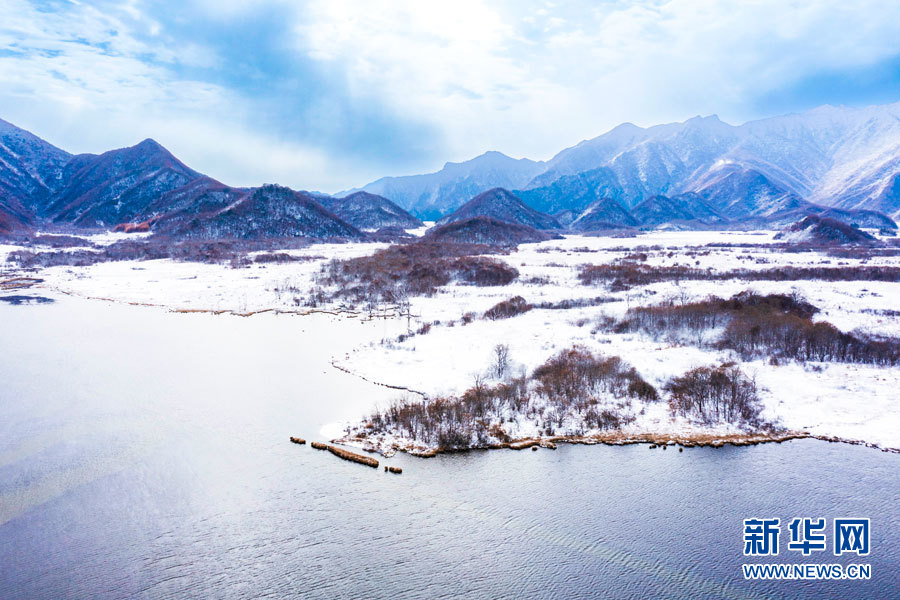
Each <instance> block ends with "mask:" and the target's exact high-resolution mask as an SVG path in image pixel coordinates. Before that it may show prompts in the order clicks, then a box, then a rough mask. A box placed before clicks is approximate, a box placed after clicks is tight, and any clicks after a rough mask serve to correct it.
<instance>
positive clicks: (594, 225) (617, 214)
mask: <svg viewBox="0 0 900 600" xmlns="http://www.w3.org/2000/svg"><path fill="white" fill-rule="evenodd" d="M637 225H638V220H637V219H635V218H634V216H633V215H632V214H631V213H629V212H628V211H627V210H625V209H624V208H623V207H622V205H621V204H619V203H618V202H616V201H615V200H613V199H611V198H603V199H600V200H597V201H596V202H594V203H593V204H591V205H590V206H588V207H587V209H585V211H584V212H582V213H581V214H580V215H579V216H578V217H577V218H575V220H573V221H572V222H571V223H570V224H569V229H571V230H572V231H602V230H605V229H616V228H619V227H635V226H637Z"/></svg>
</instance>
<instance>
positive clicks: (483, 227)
mask: <svg viewBox="0 0 900 600" xmlns="http://www.w3.org/2000/svg"><path fill="white" fill-rule="evenodd" d="M559 237H561V236H559V235H556V234H553V233H550V232H548V231H538V230H537V229H535V228H533V227H529V226H528V225H522V224H520V223H509V222H506V221H499V220H497V219H494V218H492V217H485V216H479V217H472V218H470V219H464V220H462V221H453V222H451V223H447V224H446V225H440V226H437V227H433V228H432V229H430V230H428V233H426V234H425V238H424V239H426V240H428V241H434V242H448V243H453V244H485V245H488V246H504V247H510V246H517V245H519V244H528V243H532V242H543V241H546V240H552V239H556V238H559Z"/></svg>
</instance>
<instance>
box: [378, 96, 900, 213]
mask: <svg viewBox="0 0 900 600" xmlns="http://www.w3.org/2000/svg"><path fill="white" fill-rule="evenodd" d="M491 154H492V153H488V154H486V155H483V156H481V157H479V158H477V159H473V160H472V161H469V162H467V163H459V164H452V163H448V165H446V166H445V167H444V169H442V170H441V171H439V172H437V173H432V174H429V175H418V176H411V177H399V178H385V179H380V180H378V181H376V182H374V183H372V184H369V185H368V186H365V187H364V188H363V189H366V190H369V191H374V192H376V193H380V194H382V195H384V196H386V197H387V198H390V199H392V200H394V201H395V202H397V203H399V204H400V205H402V206H404V207H406V208H407V209H410V210H411V211H412V212H413V213H417V212H421V211H423V210H428V211H437V212H440V211H441V210H443V211H445V212H446V211H447V210H451V209H454V208H455V207H456V206H458V205H459V204H461V203H462V202H463V201H464V200H465V199H466V198H467V197H471V196H474V195H476V194H477V193H480V192H482V191H484V190H487V189H490V188H492V187H497V186H500V187H507V188H509V189H513V190H516V191H515V193H516V195H518V196H519V197H520V198H522V200H524V201H525V202H526V203H528V204H529V205H530V206H532V207H534V208H535V209H537V210H541V211H544V212H548V213H553V214H555V213H557V212H560V211H566V210H569V211H574V212H575V213H578V214H580V213H581V212H583V211H584V210H586V209H587V207H588V206H590V205H592V204H594V203H595V202H597V201H598V200H601V199H605V198H608V199H613V200H616V201H618V202H619V203H620V204H622V206H623V207H624V208H626V209H630V208H633V207H635V206H637V205H638V204H639V203H641V202H642V201H644V200H646V199H648V198H651V197H653V196H659V195H664V196H668V197H672V196H676V195H678V194H683V193H687V192H697V193H698V194H700V195H701V196H702V197H703V198H704V200H705V201H707V202H709V203H710V204H711V206H713V207H715V208H716V209H719V208H721V209H723V210H724V212H725V213H726V214H728V213H729V212H730V213H732V214H735V215H736V214H737V211H739V210H740V209H744V208H746V209H748V210H749V212H750V214H753V215H762V214H765V213H766V212H770V213H771V212H776V211H777V210H781V209H782V208H784V207H785V206H787V205H789V204H791V203H797V202H799V201H802V200H806V201H808V202H811V203H815V204H819V205H824V206H834V207H839V208H845V209H871V210H878V211H881V212H885V213H887V214H889V215H891V216H893V217H898V216H900V103H896V104H888V105H881V106H871V107H866V108H850V107H845V106H841V107H834V106H823V107H819V108H816V109H813V110H810V111H806V112H803V113H798V114H791V115H785V116H780V117H773V118H769V119H762V120H758V121H750V122H748V123H745V124H743V125H739V126H734V125H729V124H728V123H724V122H723V121H721V120H720V119H719V118H718V117H717V116H715V115H713V116H709V117H694V118H692V119H688V120H687V121H684V122H683V123H669V124H665V125H657V126H654V127H648V128H643V127H638V126H636V125H633V124H631V123H625V124H623V125H619V126H618V127H616V128H614V129H613V130H611V131H609V132H608V133H606V134H603V135H601V136H599V137H596V138H593V139H590V140H585V141H583V142H581V143H579V144H577V145H575V146H573V147H571V148H566V149H565V150H562V151H561V152H559V153H558V154H557V155H556V156H554V157H553V158H552V159H550V160H549V161H547V162H546V163H539V162H532V161H525V160H524V159H523V160H520V161H514V160H513V159H510V158H508V157H505V156H503V155H496V153H494V154H495V155H494V156H493V157H492V158H491V160H488V159H487V158H486V157H490V156H491ZM499 157H502V159H500V158H499ZM482 163H485V164H486V163H490V168H489V169H481V168H479V167H480V165H481V164H482ZM476 172H477V173H478V174H479V175H478V176H474V173H476ZM529 173H532V175H531V177H530V178H529V179H528V181H527V182H526V183H523V184H520V185H516V184H515V183H514V182H515V181H521V180H522V178H523V177H526V176H527V175H528V174H529ZM487 174H489V176H486V175H487ZM501 180H504V181H505V183H500V181H501ZM768 203H771V205H769V204H768ZM728 207H731V208H728ZM726 209H727V210H726Z"/></svg>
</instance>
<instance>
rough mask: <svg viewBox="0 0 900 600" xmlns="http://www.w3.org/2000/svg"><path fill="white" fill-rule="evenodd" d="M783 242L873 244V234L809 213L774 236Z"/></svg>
mask: <svg viewBox="0 0 900 600" xmlns="http://www.w3.org/2000/svg"><path fill="white" fill-rule="evenodd" d="M776 238H777V239H780V240H782V241H785V242H792V243H799V244H812V245H817V246H818V245H822V246H846V245H866V246H868V245H873V244H876V243H877V242H878V240H876V239H875V238H874V237H873V236H871V235H869V234H868V233H866V232H864V231H860V230H859V229H856V228H855V227H851V226H849V225H846V224H844V223H841V222H840V221H836V220H834V219H829V218H827V217H824V218H823V217H819V216H814V215H810V216H808V217H805V218H804V219H803V220H802V221H799V222H798V223H795V224H794V225H792V226H791V227H790V228H788V230H787V231H785V232H783V233H781V234H779V235H777V236H776Z"/></svg>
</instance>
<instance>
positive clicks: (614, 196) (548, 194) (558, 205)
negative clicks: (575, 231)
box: [513, 167, 626, 214]
mask: <svg viewBox="0 0 900 600" xmlns="http://www.w3.org/2000/svg"><path fill="white" fill-rule="evenodd" d="M513 193H515V194H516V196H518V197H519V198H521V199H522V201H523V202H525V203H526V204H527V205H528V206H530V207H532V208H534V209H535V210H539V211H541V212H545V213H548V214H555V213H557V212H559V211H563V210H571V211H574V212H576V213H581V212H583V211H584V210H586V209H587V207H588V206H590V205H592V204H594V203H596V202H597V201H599V200H607V199H608V200H615V201H616V202H618V203H619V204H622V203H623V202H624V201H625V197H626V194H625V191H624V190H623V189H622V187H621V186H620V185H619V181H618V179H617V178H616V174H615V173H614V172H613V171H612V169H610V168H608V167H600V168H599V169H593V170H590V171H584V172H582V173H576V174H574V175H563V176H561V177H559V178H558V179H555V180H553V181H552V182H551V183H549V184H547V185H545V186H541V187H532V188H529V189H525V190H515V191H514V192H513Z"/></svg>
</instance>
